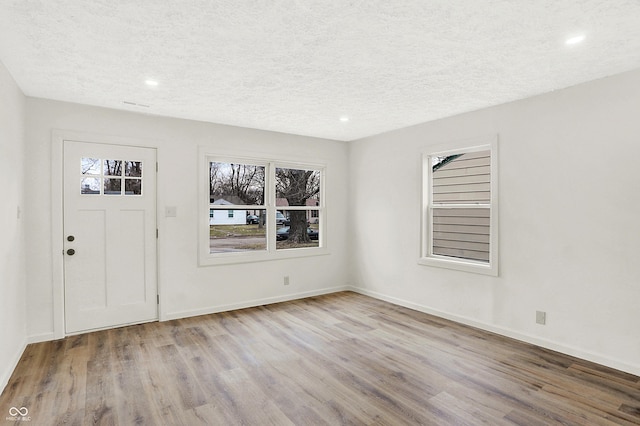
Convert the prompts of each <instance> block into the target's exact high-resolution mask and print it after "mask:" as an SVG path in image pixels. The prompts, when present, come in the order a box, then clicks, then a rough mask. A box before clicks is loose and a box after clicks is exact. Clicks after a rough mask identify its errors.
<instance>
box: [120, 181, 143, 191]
mask: <svg viewBox="0 0 640 426" xmlns="http://www.w3.org/2000/svg"><path fill="white" fill-rule="evenodd" d="M124 193H125V195H141V194H142V179H125V180H124Z"/></svg>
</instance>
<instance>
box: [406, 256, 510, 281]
mask: <svg viewBox="0 0 640 426" xmlns="http://www.w3.org/2000/svg"><path fill="white" fill-rule="evenodd" d="M418 264H420V265H424V266H435V267H438V268H446V269H454V270H457V271H464V272H471V273H474V274H482V275H490V276H494V277H497V276H498V267H497V265H496V264H493V265H487V264H483V263H476V262H472V261H468V262H466V261H463V260H454V259H447V258H440V257H421V258H420V259H418Z"/></svg>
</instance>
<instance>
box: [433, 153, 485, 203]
mask: <svg viewBox="0 0 640 426" xmlns="http://www.w3.org/2000/svg"><path fill="white" fill-rule="evenodd" d="M431 160H432V168H433V203H434V204H488V203H489V202H490V200H491V153H490V151H481V152H471V153H463V154H455V155H450V156H443V157H432V158H431Z"/></svg>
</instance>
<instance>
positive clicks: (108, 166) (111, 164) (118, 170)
mask: <svg viewBox="0 0 640 426" xmlns="http://www.w3.org/2000/svg"><path fill="white" fill-rule="evenodd" d="M104 175H105V176H122V161H120V160H104Z"/></svg>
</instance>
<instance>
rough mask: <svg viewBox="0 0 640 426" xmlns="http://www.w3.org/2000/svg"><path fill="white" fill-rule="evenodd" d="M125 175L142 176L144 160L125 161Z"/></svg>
mask: <svg viewBox="0 0 640 426" xmlns="http://www.w3.org/2000/svg"><path fill="white" fill-rule="evenodd" d="M124 175H125V176H131V177H142V161H125V163H124Z"/></svg>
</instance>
